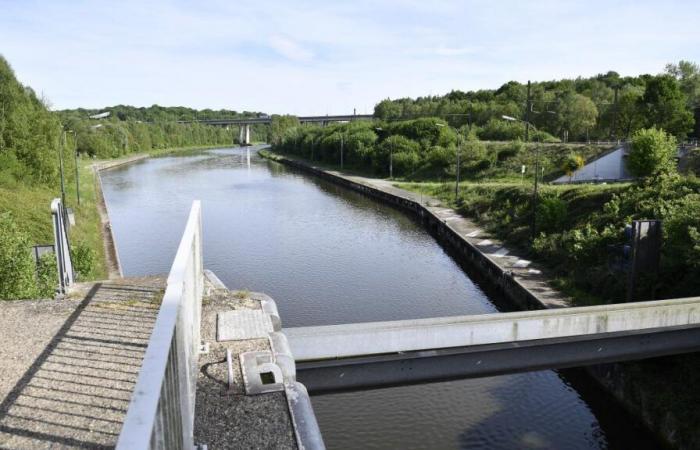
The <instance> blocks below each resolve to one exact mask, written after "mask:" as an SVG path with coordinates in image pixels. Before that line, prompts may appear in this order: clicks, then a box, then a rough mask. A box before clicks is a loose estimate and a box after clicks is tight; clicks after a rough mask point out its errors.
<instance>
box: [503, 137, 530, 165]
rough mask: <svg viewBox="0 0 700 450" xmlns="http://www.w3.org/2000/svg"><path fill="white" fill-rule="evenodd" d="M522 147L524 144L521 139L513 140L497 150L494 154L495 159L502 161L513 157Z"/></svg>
mask: <svg viewBox="0 0 700 450" xmlns="http://www.w3.org/2000/svg"><path fill="white" fill-rule="evenodd" d="M523 148H524V145H523V143H522V141H520V140H516V141H513V142H512V143H511V144H510V145H508V146H507V147H505V148H503V149H502V150H499V151H498V153H497V154H496V159H498V161H501V162H502V161H505V160H507V159H510V158H513V157H514V156H518V154H519V153H520V152H521V151H522V150H523Z"/></svg>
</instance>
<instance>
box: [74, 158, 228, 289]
mask: <svg viewBox="0 0 700 450" xmlns="http://www.w3.org/2000/svg"><path fill="white" fill-rule="evenodd" d="M211 148H218V146H211V145H204V146H197V147H182V148H167V149H161V150H153V151H151V152H150V153H139V154H134V155H130V156H124V157H121V158H116V159H109V160H101V161H97V162H94V163H91V164H90V165H89V168H90V174H91V175H92V177H93V183H94V191H95V208H96V209H97V213H98V216H99V229H100V236H101V238H102V239H101V241H102V246H103V251H104V265H105V271H106V275H107V278H108V279H110V280H115V279H119V278H123V277H124V271H123V270H122V264H121V260H120V259H119V251H118V249H117V248H118V247H117V243H116V239H115V237H114V233H113V231H112V224H111V222H110V219H109V210H108V209H107V203H106V201H105V197H104V191H103V188H102V177H101V172H103V171H106V170H111V169H115V168H117V167H123V166H126V165H129V164H134V163H137V162H139V161H144V160H146V159H148V158H151V157H154V156H165V155H169V154H173V153H178V152H185V151H192V150H206V149H211ZM86 167H87V166H86ZM98 254H99V253H98Z"/></svg>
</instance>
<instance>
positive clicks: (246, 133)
mask: <svg viewBox="0 0 700 450" xmlns="http://www.w3.org/2000/svg"><path fill="white" fill-rule="evenodd" d="M238 130H239V132H238V144H239V145H250V124H249V123H246V124H241V125H240V126H239V128H238Z"/></svg>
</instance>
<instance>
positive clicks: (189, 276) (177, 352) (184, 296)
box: [116, 200, 204, 450]
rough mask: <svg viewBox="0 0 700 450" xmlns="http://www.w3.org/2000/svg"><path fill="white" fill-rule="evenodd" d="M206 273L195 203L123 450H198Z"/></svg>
mask: <svg viewBox="0 0 700 450" xmlns="http://www.w3.org/2000/svg"><path fill="white" fill-rule="evenodd" d="M203 291H204V274H203V266H202V218H201V203H200V201H199V200H195V201H194V202H193V203H192V209H191V210H190V215H189V218H188V220H187V225H186V227H185V232H184V233H183V236H182V240H181V241H180V245H179V247H178V250H177V254H176V255H175V260H174V261H173V265H172V267H171V269H170V274H169V275H168V281H167V287H166V290H165V294H164V296H163V301H162V304H161V307H160V310H159V312H158V317H157V318H156V322H155V325H154V326H153V332H152V334H151V338H150V340H149V342H148V347H147V348H146V354H145V356H144V358H143V364H142V366H141V371H140V372H139V376H138V380H137V382H136V386H135V388H134V393H133V395H132V398H131V403H130V404H129V409H128V410H127V414H126V417H125V419H124V426H123V427H122V431H121V433H120V435H119V440H118V442H117V447H116V448H117V449H118V450H127V449H128V450H146V449H168V450H170V449H187V450H190V449H192V448H193V446H194V440H193V428H194V402H195V392H196V387H197V386H196V384H197V372H198V356H199V351H200V319H201V306H202V294H203Z"/></svg>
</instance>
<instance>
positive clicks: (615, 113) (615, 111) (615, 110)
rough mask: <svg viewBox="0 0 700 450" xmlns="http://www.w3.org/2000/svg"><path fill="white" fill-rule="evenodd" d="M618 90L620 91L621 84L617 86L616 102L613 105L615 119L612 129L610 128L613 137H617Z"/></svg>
mask: <svg viewBox="0 0 700 450" xmlns="http://www.w3.org/2000/svg"><path fill="white" fill-rule="evenodd" d="M618 92H620V86H615V103H614V105H613V108H614V109H613V121H612V129H611V130H610V134H612V138H613V139H617V111H618V107H617V96H618Z"/></svg>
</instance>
